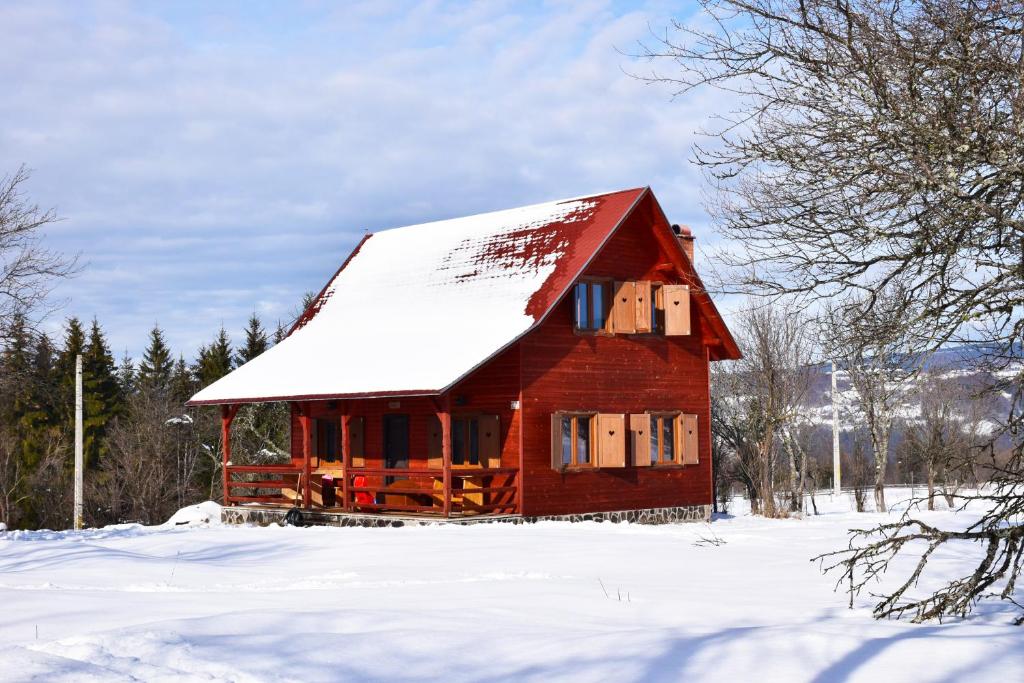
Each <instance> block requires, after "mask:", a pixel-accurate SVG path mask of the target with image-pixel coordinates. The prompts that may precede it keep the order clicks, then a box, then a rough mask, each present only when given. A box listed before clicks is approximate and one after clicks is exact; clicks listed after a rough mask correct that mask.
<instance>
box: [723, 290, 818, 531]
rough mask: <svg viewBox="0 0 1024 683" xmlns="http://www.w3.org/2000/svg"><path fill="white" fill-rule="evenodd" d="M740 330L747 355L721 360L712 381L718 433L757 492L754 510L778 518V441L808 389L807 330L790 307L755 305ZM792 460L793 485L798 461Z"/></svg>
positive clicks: (744, 316) (740, 320)
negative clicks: (735, 358)
mask: <svg viewBox="0 0 1024 683" xmlns="http://www.w3.org/2000/svg"><path fill="white" fill-rule="evenodd" d="M737 329H738V331H739V334H738V339H737V341H738V343H739V344H740V345H741V347H742V348H743V351H744V355H743V358H742V359H740V360H738V361H734V362H731V363H729V364H722V365H721V366H720V367H719V368H717V369H716V374H715V376H714V381H713V392H714V393H715V394H716V397H717V402H718V411H717V423H718V428H719V429H718V431H719V434H720V436H721V438H722V439H723V440H725V441H726V442H727V443H728V444H729V446H730V447H731V448H732V450H733V452H734V454H735V455H736V457H737V464H738V466H739V467H740V468H741V469H742V471H743V478H744V481H745V482H746V483H747V485H748V489H750V491H751V493H753V494H754V495H756V500H755V499H754V498H752V500H751V506H752V509H753V510H755V511H757V512H759V513H760V514H763V515H765V516H768V517H774V516H776V515H777V514H778V510H777V505H776V500H775V493H776V482H775V479H776V461H777V460H778V454H779V446H780V439H782V438H783V436H784V430H785V429H786V427H787V426H788V425H790V424H791V423H792V422H793V420H794V419H795V418H796V416H797V414H798V412H799V410H800V408H801V407H802V405H803V403H804V401H805V399H806V395H807V391H808V389H809V388H810V377H811V368H810V362H811V345H810V341H809V339H808V336H807V329H808V328H807V325H806V322H805V321H804V320H803V319H802V318H800V317H799V316H798V315H797V314H796V313H795V312H794V311H793V310H791V309H788V308H786V307H782V306H775V307H769V306H753V305H751V306H749V307H748V308H747V309H745V310H744V311H743V312H742V313H741V314H740V315H739V316H738V325H737ZM791 463H793V464H792V467H793V470H792V472H793V477H791V481H793V482H794V485H795V483H796V481H795V479H794V477H796V473H797V469H796V468H797V464H796V463H795V461H792V460H791ZM801 499H802V495H801Z"/></svg>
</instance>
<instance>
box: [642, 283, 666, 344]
mask: <svg viewBox="0 0 1024 683" xmlns="http://www.w3.org/2000/svg"><path fill="white" fill-rule="evenodd" d="M666 284H668V283H665V282H661V281H655V280H651V302H650V306H651V331H650V332H644V333H643V334H654V335H660V336H664V335H665V294H664V291H663V290H662V287H664V286H665V285H666Z"/></svg>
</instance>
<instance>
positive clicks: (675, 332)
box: [661, 285, 690, 336]
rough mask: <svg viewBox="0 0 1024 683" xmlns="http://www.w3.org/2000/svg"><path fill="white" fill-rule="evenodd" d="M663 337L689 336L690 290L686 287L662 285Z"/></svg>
mask: <svg viewBox="0 0 1024 683" xmlns="http://www.w3.org/2000/svg"><path fill="white" fill-rule="evenodd" d="M661 289H662V297H663V299H664V302H665V335H666V336H685V335H688V334H690V288H689V287H688V286H687V285H663V286H662V288H661Z"/></svg>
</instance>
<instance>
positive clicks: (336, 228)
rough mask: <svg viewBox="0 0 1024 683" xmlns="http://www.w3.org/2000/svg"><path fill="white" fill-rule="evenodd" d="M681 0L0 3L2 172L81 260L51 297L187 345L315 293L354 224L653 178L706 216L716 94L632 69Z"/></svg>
mask: <svg viewBox="0 0 1024 683" xmlns="http://www.w3.org/2000/svg"><path fill="white" fill-rule="evenodd" d="M695 11H696V10H695V7H694V5H693V4H692V3H687V2H684V3H668V2H546V3H524V2H487V3H474V4H470V3H466V4H458V3H443V2H387V1H380V0H374V1H373V2H317V1H313V0H309V1H306V2H289V3H286V2H253V1H246V2H216V3H207V2H174V3H171V2H137V3H125V2H87V1H82V2H67V3H48V2H31V3H5V4H3V5H0V45H3V46H4V47H3V49H2V51H0V89H2V91H3V92H4V93H5V94H4V97H2V98H0V173H7V172H10V171H13V170H14V169H16V168H17V166H18V165H19V164H21V163H25V164H27V165H28V166H29V167H30V168H32V169H33V171H34V175H33V176H32V179H31V181H30V183H29V185H28V186H27V188H26V189H27V190H28V192H29V193H30V194H31V196H32V198H33V199H34V200H35V201H37V202H38V203H40V204H43V205H45V206H54V207H55V208H56V209H57V211H58V213H59V214H60V215H61V216H62V217H64V220H63V221H62V222H61V223H60V224H59V225H57V226H55V227H54V228H53V229H51V230H50V232H49V237H48V239H49V242H50V244H51V245H53V246H55V247H57V248H59V249H62V250H65V251H68V252H81V254H82V258H83V260H84V261H85V263H86V268H85V270H84V271H83V272H82V274H81V275H80V276H78V277H77V278H76V279H75V280H74V281H72V282H69V283H67V284H66V285H65V286H62V287H61V288H60V289H59V290H58V292H57V293H56V294H57V296H60V297H64V298H67V299H68V304H67V306H66V307H65V308H64V309H63V310H62V311H61V312H60V313H58V315H57V316H55V317H54V318H53V319H52V320H51V321H49V325H50V327H51V328H55V327H58V326H59V325H60V324H61V320H62V318H63V317H65V316H67V315H71V314H74V315H78V316H81V317H83V318H91V317H92V316H93V315H96V316H98V317H99V319H100V321H101V323H102V324H103V326H104V328H105V329H106V331H107V333H108V336H109V338H110V341H111V345H112V347H113V350H114V353H115V355H117V356H120V355H121V354H122V353H123V352H124V351H125V350H126V349H127V351H128V352H129V353H130V354H131V355H133V356H137V355H138V354H139V352H140V350H141V347H142V346H143V345H144V343H145V337H146V334H147V332H148V330H149V329H150V328H151V327H152V325H153V324H154V323H155V322H159V324H160V326H161V327H162V328H164V330H165V331H166V333H167V336H168V339H169V341H170V342H171V344H172V346H173V347H174V349H175V351H176V352H182V353H184V354H185V356H186V357H187V358H190V357H191V356H192V355H193V354H194V353H195V350H196V348H197V347H198V346H199V345H200V344H202V343H205V342H206V341H208V340H209V339H210V338H211V337H212V336H213V334H214V333H215V331H216V330H217V329H218V328H219V327H220V325H221V324H223V325H224V326H225V328H226V329H227V330H228V332H229V333H230V334H231V335H232V336H233V337H234V338H238V337H240V335H241V330H242V327H243V326H244V322H245V319H246V318H247V317H248V316H249V314H250V313H251V312H252V311H254V310H255V311H256V312H257V313H258V314H259V315H260V316H261V317H263V318H264V319H265V320H266V321H267V322H268V324H270V325H271V326H272V325H273V324H274V323H276V321H277V320H278V319H287V318H288V317H289V316H290V314H291V313H292V312H293V311H294V309H295V308H296V306H297V302H298V301H299V300H300V298H301V296H302V293H303V292H305V291H308V290H317V289H319V288H320V287H321V286H322V285H323V283H324V282H325V281H326V279H327V278H328V277H329V276H330V275H331V274H332V273H333V272H334V270H335V269H336V268H337V266H338V265H339V264H340V263H341V261H342V260H343V259H344V257H345V256H346V255H347V254H348V252H349V251H350V250H351V248H352V247H353V246H354V244H355V243H356V241H357V240H358V239H359V237H360V236H361V235H362V234H363V232H364V231H365V230H370V231H373V230H378V229H382V228H387V227H394V226H399V225H406V224H410V223H418V222H423V221H427V220H432V219H438V218H446V217H452V216H459V215H466V214H471V213H478V212H481V211H487V210H493V209H501V208H507V207H511V206H517V205H521V204H527V203H533V202H540V201H545V200H549V199H555V198H558V197H565V196H574V195H580V194H587V193H592V192H598V191H603V190H609V189H617V188H624V187H633V186H638V185H651V186H652V187H653V188H654V190H655V192H656V193H657V195H658V197H659V199H660V200H661V202H662V204H663V205H664V206H665V208H666V211H667V212H668V214H669V216H670V217H671V218H672V219H673V220H675V221H677V222H682V223H687V224H689V225H691V226H693V227H694V229H695V232H696V233H697V236H698V240H699V243H701V244H704V245H705V246H707V245H708V244H710V243H712V242H713V240H714V236H713V234H712V233H711V231H710V227H709V225H708V219H707V217H706V215H705V213H704V211H703V209H702V208H701V177H700V174H699V172H698V171H697V170H696V169H695V168H694V167H693V166H692V164H691V163H690V161H689V158H690V152H689V149H690V145H691V143H692V142H693V140H694V139H695V134H696V132H697V131H698V130H699V129H700V128H701V127H702V126H703V125H704V124H705V123H706V121H707V117H708V115H709V114H710V113H711V112H712V111H714V110H715V108H716V107H719V106H721V102H716V101H715V99H714V96H713V95H711V94H708V95H703V96H699V97H687V98H681V99H676V100H673V99H672V97H671V92H670V91H669V90H668V89H666V88H663V87H659V86H651V85H646V84H644V83H641V82H639V81H636V80H635V79H632V78H630V77H629V76H628V75H627V74H626V73H624V70H628V69H630V68H633V67H635V66H636V65H633V64H631V62H630V60H629V59H628V58H626V57H624V56H623V55H622V54H621V53H620V52H619V50H625V51H629V50H630V49H631V48H632V47H633V46H634V45H635V42H636V40H637V39H642V38H644V37H647V36H649V30H650V28H654V29H659V28H661V29H663V28H664V27H665V26H667V25H668V23H669V21H670V20H671V19H672V18H677V19H683V20H685V19H687V18H688V17H690V16H691V15H692V14H693V12H695Z"/></svg>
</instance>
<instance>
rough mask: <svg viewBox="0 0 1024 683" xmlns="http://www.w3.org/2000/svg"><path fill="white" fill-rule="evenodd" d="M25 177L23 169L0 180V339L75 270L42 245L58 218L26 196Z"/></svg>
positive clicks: (73, 262) (71, 262)
mask: <svg viewBox="0 0 1024 683" xmlns="http://www.w3.org/2000/svg"><path fill="white" fill-rule="evenodd" d="M28 178H29V171H28V169H26V168H25V167H24V166H22V167H21V168H19V169H18V170H17V171H15V172H14V173H12V174H10V175H5V176H3V177H0V340H3V338H4V336H3V335H4V331H5V330H6V329H7V323H8V322H9V321H10V320H12V319H13V317H14V316H15V314H23V315H26V314H29V313H31V312H32V311H34V310H37V309H38V308H39V306H40V305H41V304H42V303H43V301H44V300H45V299H46V296H47V295H48V294H49V293H50V291H51V290H52V288H53V284H54V282H55V281H56V280H59V279H61V278H65V277H67V276H69V275H71V274H73V273H74V272H75V270H76V259H75V258H66V257H64V256H63V255H61V254H60V253H58V252H55V251H52V250H50V249H47V248H45V247H44V246H43V245H42V237H43V235H42V229H43V228H45V227H46V226H47V225H49V224H52V223H53V222H55V221H56V220H57V216H56V214H55V213H54V211H53V210H52V209H50V210H44V209H41V208H39V206H37V205H36V204H33V203H31V202H30V201H29V200H28V199H27V198H26V197H25V195H24V193H23V191H22V185H23V184H24V183H25V182H26V181H27V180H28Z"/></svg>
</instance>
